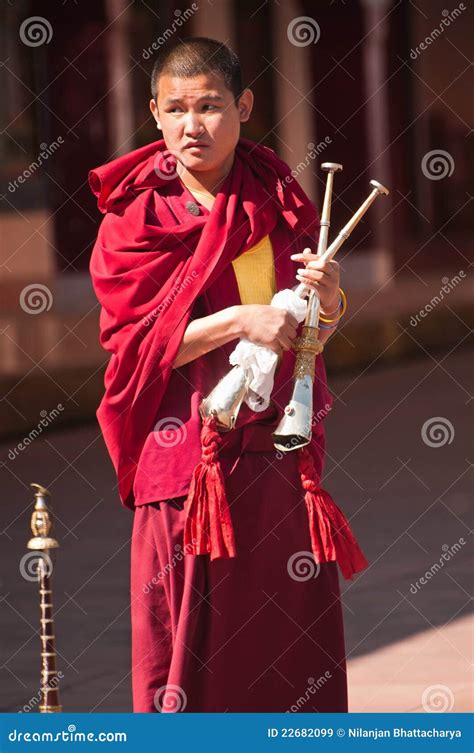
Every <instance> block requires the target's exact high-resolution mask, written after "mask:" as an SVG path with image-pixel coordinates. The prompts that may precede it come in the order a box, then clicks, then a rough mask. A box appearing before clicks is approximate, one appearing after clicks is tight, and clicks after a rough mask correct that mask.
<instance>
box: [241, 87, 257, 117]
mask: <svg viewBox="0 0 474 753" xmlns="http://www.w3.org/2000/svg"><path fill="white" fill-rule="evenodd" d="M253 101H254V97H253V92H252V90H251V89H244V91H243V92H242V94H241V95H240V99H239V117H240V122H241V123H246V122H247V120H248V119H249V118H250V113H251V112H252V108H253Z"/></svg>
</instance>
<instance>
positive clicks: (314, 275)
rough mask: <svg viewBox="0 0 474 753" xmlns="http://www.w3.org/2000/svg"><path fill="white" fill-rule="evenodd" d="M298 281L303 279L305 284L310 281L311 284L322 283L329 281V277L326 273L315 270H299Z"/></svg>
mask: <svg viewBox="0 0 474 753" xmlns="http://www.w3.org/2000/svg"><path fill="white" fill-rule="evenodd" d="M296 277H297V279H302V280H303V282H304V281H306V280H308V281H309V282H320V281H323V280H325V279H328V276H327V275H325V274H324V272H320V271H316V270H314V269H298V271H297V273H296Z"/></svg>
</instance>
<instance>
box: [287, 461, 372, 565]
mask: <svg viewBox="0 0 474 753" xmlns="http://www.w3.org/2000/svg"><path fill="white" fill-rule="evenodd" d="M298 470H299V472H300V475H301V483H302V485H303V489H304V490H305V495H304V499H305V502H306V507H307V510H308V517H309V530H310V534H311V546H312V549H313V554H314V557H315V560H316V562H333V561H336V562H338V563H339V567H340V568H341V572H342V574H343V576H344V578H345V579H346V580H351V579H352V576H353V575H354V573H358V572H359V571H360V570H364V569H365V568H366V567H367V566H368V564H369V563H368V562H367V560H366V558H365V556H364V554H363V553H362V551H361V549H360V547H359V545H358V543H357V541H356V539H355V536H354V534H353V533H352V530H351V527H350V525H349V523H348V521H347V518H346V516H345V515H344V513H343V512H342V510H340V508H339V507H338V506H337V505H336V503H335V502H334V500H333V499H332V497H331V495H330V494H328V492H326V491H325V490H324V489H321V487H320V485H319V484H320V480H319V477H318V473H317V471H316V468H315V465H314V459H313V456H312V455H311V452H310V451H309V450H308V449H307V448H306V447H304V448H302V449H300V450H299V451H298Z"/></svg>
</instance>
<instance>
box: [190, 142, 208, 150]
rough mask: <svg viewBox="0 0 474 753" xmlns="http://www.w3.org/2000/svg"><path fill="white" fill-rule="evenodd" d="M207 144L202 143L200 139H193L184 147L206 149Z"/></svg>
mask: <svg viewBox="0 0 474 753" xmlns="http://www.w3.org/2000/svg"><path fill="white" fill-rule="evenodd" d="M208 147H209V144H204V143H203V142H202V141H193V142H192V143H191V144H186V146H185V147H184V149H207V148H208Z"/></svg>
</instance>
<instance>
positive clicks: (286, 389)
mask: <svg viewBox="0 0 474 753" xmlns="http://www.w3.org/2000/svg"><path fill="white" fill-rule="evenodd" d="M183 208H184V211H186V210H185V207H184V201H183ZM201 211H204V212H205V211H206V210H205V209H204V208H201ZM270 238H271V241H272V246H273V253H274V259H275V270H276V282H277V289H279V290H281V289H283V288H285V287H289V286H292V285H293V284H294V262H292V261H291V259H290V254H291V253H294V252H295V250H299V249H300V248H301V245H302V239H301V238H300V239H298V237H297V236H295V235H292V234H290V233H289V232H288V230H287V229H286V228H285V226H284V225H282V224H279V225H277V227H276V228H275V229H274V231H273V232H272V233H271V234H270ZM238 303H240V298H239V293H238V287H237V282H236V279H235V275H234V272H233V268H232V266H231V265H229V267H228V268H227V269H226V270H225V272H224V273H223V274H222V275H221V276H220V278H219V281H218V282H217V283H215V284H214V285H213V286H211V288H210V289H209V291H208V292H207V294H206V296H203V297H201V298H200V299H198V301H197V304H196V307H195V310H194V312H193V314H194V316H196V317H198V316H206V315H207V314H210V313H212V312H213V311H216V310H220V309H222V308H225V307H226V306H231V305H235V304H238ZM234 347H235V342H233V343H229V344H228V345H226V346H224V347H222V348H218V349H216V350H213V351H211V352H210V353H208V354H206V355H205V356H203V357H202V358H200V359H198V360H196V361H192V362H190V363H189V364H186V365H185V366H184V367H181V368H178V369H175V370H174V372H173V374H172V376H171V379H170V382H169V385H168V390H167V393H166V395H165V397H164V399H163V401H162V403H161V405H160V410H159V411H158V414H157V415H156V417H155V420H154V422H153V426H154V427H157V428H156V429H155V430H151V431H150V433H149V435H148V437H147V439H146V441H145V444H144V448H143V450H142V454H141V457H140V461H139V463H138V467H137V472H136V476H135V485H134V496H135V504H136V505H137V508H136V510H135V521H134V527H133V539H132V561H131V586H132V641H133V642H132V651H133V654H132V666H133V673H132V681H133V702H134V710H135V711H163V712H175V711H184V712H186V711H189V712H193V711H201V712H204V711H209V712H225V711H235V712H238V711H241V712H244V711H253V712H256V711H268V712H271V711H286V710H293V711H296V710H298V711H301V712H309V711H347V687H346V673H345V648H344V633H343V622H342V611H341V604H340V601H339V582H338V573H337V565H336V563H335V562H330V563H324V564H320V565H316V563H315V562H314V558H313V556H312V552H311V541H310V536H309V530H308V514H307V510H306V506H305V503H304V499H303V494H304V492H303V489H302V487H301V481H300V477H299V474H298V469H297V456H296V453H289V454H288V455H286V456H284V457H282V455H281V453H277V452H276V451H275V449H274V447H273V444H272V437H271V433H272V431H273V430H274V428H275V426H276V424H277V423H278V421H279V419H280V416H281V413H282V410H283V408H284V406H285V405H286V403H287V402H288V399H289V396H290V393H291V388H292V380H291V376H292V371H293V362H294V355H293V354H292V353H290V352H289V353H286V354H285V356H284V359H283V363H282V364H281V366H280V368H279V370H278V372H277V375H276V380H275V387H274V390H273V393H272V402H271V405H270V407H269V408H268V409H267V411H265V412H264V413H261V414H255V413H253V412H252V411H250V410H249V409H248V408H247V407H246V406H244V407H243V408H242V409H241V413H240V414H239V421H238V426H237V428H236V429H235V430H234V431H233V432H231V433H229V434H227V435H225V436H224V443H223V446H222V448H221V450H220V453H219V456H220V462H221V465H222V468H223V470H224V476H225V479H226V493H227V498H228V502H229V507H230V511H231V516H232V521H233V526H234V531H235V538H236V542H237V546H238V557H237V558H236V559H235V560H234V559H231V560H227V559H222V560H221V559H218V560H215V561H213V562H211V561H210V560H209V558H208V557H204V556H196V557H189V556H186V557H183V555H182V552H183V548H182V542H183V527H184V520H185V514H184V501H185V496H184V495H185V494H186V493H187V490H188V487H189V480H190V476H191V474H192V471H193V468H194V466H195V464H196V463H197V462H198V460H199V454H200V445H199V441H198V440H199V429H200V421H199V420H198V419H197V420H196V417H197V416H198V406H199V401H200V399H201V398H202V396H203V395H205V394H207V393H208V392H209V391H210V389H212V387H213V386H214V385H215V384H216V381H217V379H219V378H220V377H221V376H223V375H224V374H225V373H226V372H227V371H228V370H229V368H230V367H229V362H228V355H229V353H230V352H231V351H232V349H233V348H234ZM331 405H332V397H331V395H330V393H329V391H328V390H327V386H326V378H325V371H324V363H323V359H322V358H319V359H318V363H317V375H316V380H315V389H314V413H315V414H316V415H318V414H319V415H320V416H321V415H326V414H327V412H328V411H329V410H330V408H331ZM249 421H250V422H252V423H250V424H249ZM192 432H194V434H193V435H192V436H191V433H192ZM312 444H313V456H314V457H315V460H316V464H317V470H318V473H319V474H321V473H322V470H323V463H324V429H323V424H322V421H320V422H318V423H317V424H316V426H315V431H314V435H313V443H312ZM188 448H189V451H188ZM171 498H173V499H171ZM151 502H156V503H155V504H149V503H151ZM160 502H161V503H160ZM298 699H299V701H298ZM302 699H303V700H302Z"/></svg>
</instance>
